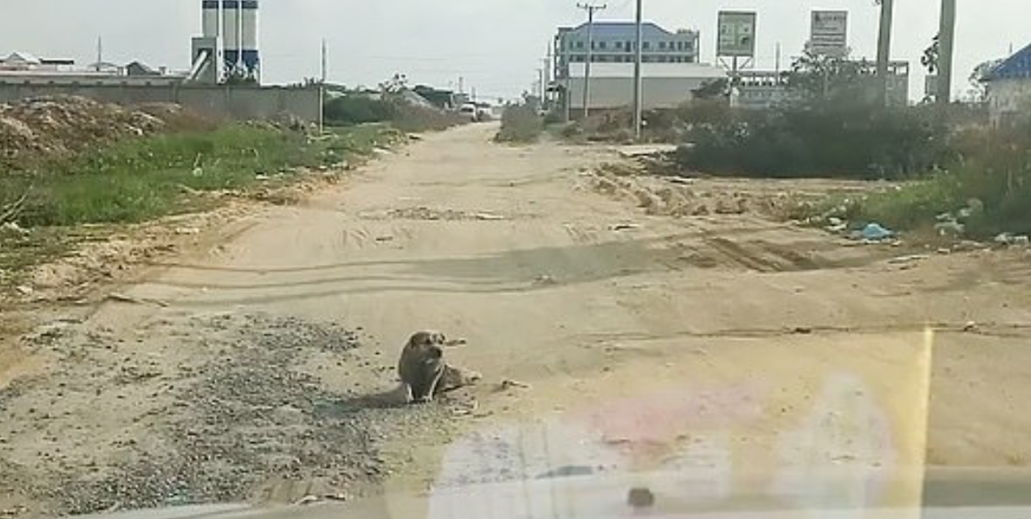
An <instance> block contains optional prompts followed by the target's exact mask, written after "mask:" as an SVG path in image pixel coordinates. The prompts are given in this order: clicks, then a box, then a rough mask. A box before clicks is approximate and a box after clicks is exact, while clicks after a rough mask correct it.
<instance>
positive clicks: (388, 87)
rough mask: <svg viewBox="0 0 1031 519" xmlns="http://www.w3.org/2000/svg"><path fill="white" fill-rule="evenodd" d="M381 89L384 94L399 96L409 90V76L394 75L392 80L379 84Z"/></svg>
mask: <svg viewBox="0 0 1031 519" xmlns="http://www.w3.org/2000/svg"><path fill="white" fill-rule="evenodd" d="M379 89H380V91H381V92H383V93H384V94H398V93H401V92H404V91H405V90H408V76H406V75H404V74H400V73H398V74H394V76H393V77H391V78H390V79H388V80H386V81H384V82H382V83H380V84H379Z"/></svg>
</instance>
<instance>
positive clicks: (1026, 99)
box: [984, 45, 1031, 124]
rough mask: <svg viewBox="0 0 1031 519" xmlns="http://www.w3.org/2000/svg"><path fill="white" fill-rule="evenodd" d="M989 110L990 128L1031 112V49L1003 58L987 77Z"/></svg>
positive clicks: (1030, 47) (1030, 46) (1024, 49)
mask: <svg viewBox="0 0 1031 519" xmlns="http://www.w3.org/2000/svg"><path fill="white" fill-rule="evenodd" d="M984 81H985V82H986V83H987V84H988V110H989V112H990V114H991V119H992V124H1000V123H1004V122H1006V120H1008V119H1012V118H1014V117H1016V116H1017V115H1018V114H1020V113H1021V112H1023V113H1025V114H1027V113H1028V112H1029V111H1031V45H1028V46H1027V47H1024V48H1023V49H1021V50H1020V51H1018V52H1017V53H1016V54H1014V55H1012V56H1010V57H1009V58H1006V60H1005V61H1003V62H1002V63H1000V64H999V65H998V66H996V67H995V68H994V69H992V71H991V72H989V73H988V75H987V76H986V77H985V79H984Z"/></svg>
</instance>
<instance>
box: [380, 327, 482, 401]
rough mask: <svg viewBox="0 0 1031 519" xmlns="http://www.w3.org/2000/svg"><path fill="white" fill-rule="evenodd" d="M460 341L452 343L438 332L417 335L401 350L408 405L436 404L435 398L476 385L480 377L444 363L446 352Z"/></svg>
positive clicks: (401, 372) (399, 369) (400, 370)
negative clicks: (445, 349) (414, 403)
mask: <svg viewBox="0 0 1031 519" xmlns="http://www.w3.org/2000/svg"><path fill="white" fill-rule="evenodd" d="M456 343H460V341H455V342H449V341H448V340H447V337H446V336H445V335H444V334H443V333H441V332H438V331H435V330H423V331H419V332H416V333H414V334H413V335H412V336H411V338H409V339H408V343H406V344H405V346H404V349H402V350H401V360H400V361H399V362H398V363H397V373H398V375H399V376H400V377H401V384H402V386H403V387H404V392H405V401H406V402H409V403H411V402H432V401H433V397H434V396H436V395H438V394H440V393H442V392H444V391H450V390H453V389H458V388H460V387H463V386H467V385H470V384H473V383H475V382H476V381H477V380H479V379H480V375H479V373H476V372H473V371H466V370H462V369H459V368H455V367H452V366H448V365H447V363H446V362H445V361H444V348H445V347H446V346H451V345H453V344H456Z"/></svg>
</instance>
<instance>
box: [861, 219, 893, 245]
mask: <svg viewBox="0 0 1031 519" xmlns="http://www.w3.org/2000/svg"><path fill="white" fill-rule="evenodd" d="M860 234H861V235H862V238H863V239H864V240H872V241H879V240H887V239H888V238H892V237H894V236H895V231H892V230H891V229H888V228H885V227H884V226H882V225H881V224H879V223H877V222H873V223H869V224H867V225H866V227H864V228H863V230H862V232H861V233H860Z"/></svg>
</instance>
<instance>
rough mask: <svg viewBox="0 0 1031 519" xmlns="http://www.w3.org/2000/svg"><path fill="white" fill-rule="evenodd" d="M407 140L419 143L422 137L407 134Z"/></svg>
mask: <svg viewBox="0 0 1031 519" xmlns="http://www.w3.org/2000/svg"><path fill="white" fill-rule="evenodd" d="M408 140H410V141H421V140H422V135H419V134H416V133H409V134H408Z"/></svg>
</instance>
